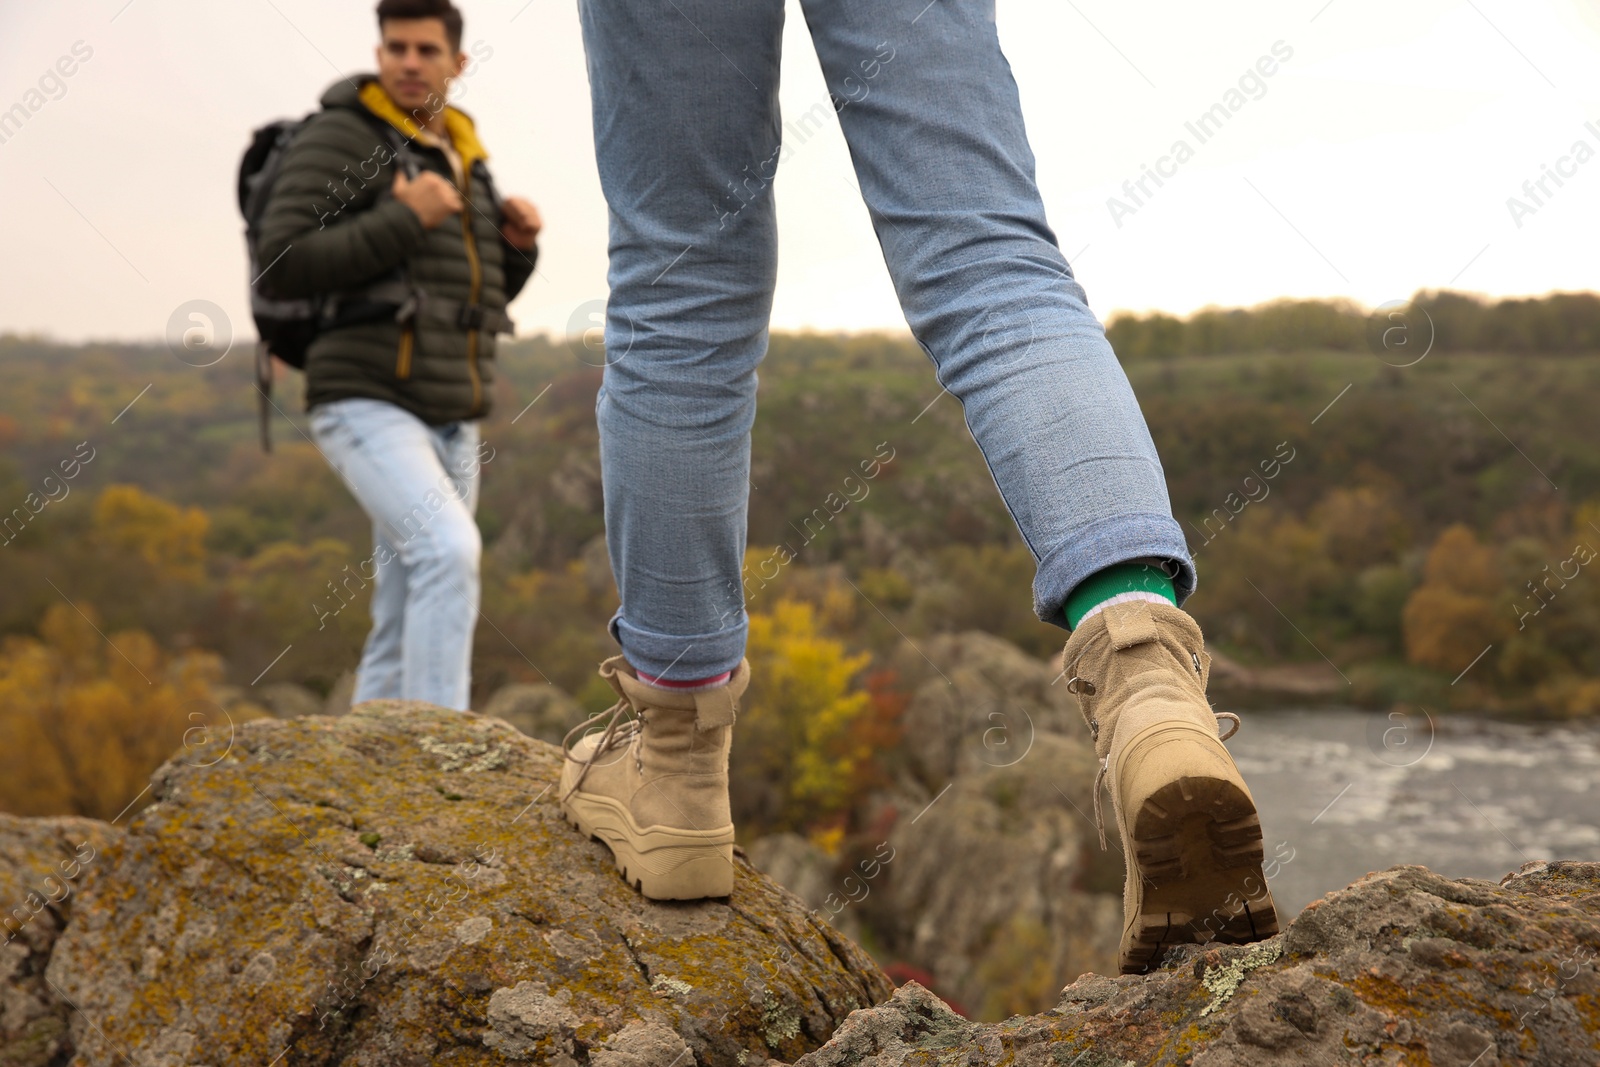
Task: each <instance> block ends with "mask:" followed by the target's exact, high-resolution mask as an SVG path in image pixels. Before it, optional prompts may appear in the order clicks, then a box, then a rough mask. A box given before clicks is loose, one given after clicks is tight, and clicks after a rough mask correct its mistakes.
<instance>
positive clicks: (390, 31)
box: [378, 19, 467, 121]
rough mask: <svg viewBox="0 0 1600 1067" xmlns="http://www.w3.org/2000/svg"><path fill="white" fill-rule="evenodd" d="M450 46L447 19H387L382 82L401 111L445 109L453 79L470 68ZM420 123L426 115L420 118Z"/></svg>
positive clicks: (380, 67) (381, 57)
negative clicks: (466, 67)
mask: <svg viewBox="0 0 1600 1067" xmlns="http://www.w3.org/2000/svg"><path fill="white" fill-rule="evenodd" d="M466 62H467V57H466V55H465V53H462V52H456V51H454V50H453V49H451V47H450V37H449V35H448V34H446V33H445V28H444V20H443V19H387V20H385V22H384V24H383V40H382V41H381V42H379V44H378V81H379V82H380V83H381V84H382V85H383V88H384V89H385V91H387V92H388V94H389V96H390V97H391V98H392V99H393V100H394V102H395V103H396V104H398V105H400V110H402V111H405V112H412V111H416V110H418V109H422V110H423V111H426V112H432V113H434V114H437V113H438V112H439V111H441V110H443V108H444V103H445V99H446V92H447V90H448V89H449V86H450V79H451V78H454V77H455V76H456V75H458V74H460V73H461V71H462V68H463V67H465V66H466ZM417 118H418V120H419V121H423V120H425V119H426V118H427V115H426V114H423V115H418V116H417Z"/></svg>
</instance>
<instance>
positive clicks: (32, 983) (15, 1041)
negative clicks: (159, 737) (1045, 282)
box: [0, 814, 122, 1067]
mask: <svg viewBox="0 0 1600 1067" xmlns="http://www.w3.org/2000/svg"><path fill="white" fill-rule="evenodd" d="M121 836H122V833H121V831H119V830H116V829H114V828H113V827H111V826H109V825H107V824H106V823H103V822H99V821H97V820H95V819H71V818H65V819H18V818H16V817H14V816H11V815H3V814H0V902H4V904H5V905H6V912H5V914H4V915H3V916H0V931H4V935H5V943H4V944H3V945H0V1067H32V1065H33V1064H55V1063H65V1062H66V1060H67V1057H69V1056H70V1054H71V1050H72V1040H71V1036H70V1033H69V1031H70V1029H71V1021H72V1020H71V1015H72V1008H71V1006H69V1005H68V1004H67V1002H66V1001H65V1000H63V999H62V998H61V996H60V994H59V991H58V990H55V989H52V988H51V986H50V982H49V980H48V979H47V977H46V975H45V968H46V967H47V966H48V965H49V963H50V956H51V953H52V952H54V951H55V945H56V940H57V939H58V938H59V937H60V936H61V932H62V930H64V929H65V928H66V925H67V922H68V920H69V919H70V917H71V915H72V910H73V908H74V906H75V901H76V897H77V895H78V891H79V889H80V888H81V887H82V885H83V881H84V879H85V878H86V877H87V875H88V873H89V871H90V870H91V869H92V868H93V867H94V866H95V865H96V864H97V863H100V862H103V860H102V857H103V856H104V854H105V852H106V848H107V846H108V845H109V844H111V843H112V842H114V841H117V840H119V839H120V838H121Z"/></svg>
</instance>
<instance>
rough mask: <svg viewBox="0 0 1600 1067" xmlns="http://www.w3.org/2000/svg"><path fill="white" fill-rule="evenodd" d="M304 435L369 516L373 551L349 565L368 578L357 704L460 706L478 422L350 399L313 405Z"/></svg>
mask: <svg viewBox="0 0 1600 1067" xmlns="http://www.w3.org/2000/svg"><path fill="white" fill-rule="evenodd" d="M311 435H312V438H313V440H315V441H316V444H317V447H318V448H319V449H321V450H322V454H323V455H324V456H325V457H327V460H328V462H329V463H330V464H331V465H332V466H333V469H334V470H335V471H336V472H337V473H338V475H339V477H340V478H342V479H343V480H344V483H345V485H346V486H348V487H349V489H350V492H351V494H352V495H354V496H355V498H356V500H357V501H359V502H360V504H361V507H362V509H363V510H364V511H366V513H367V516H368V517H369V518H371V520H372V555H371V556H369V557H367V558H366V559H363V560H360V561H359V562H357V561H352V562H354V563H355V565H354V566H352V567H351V568H350V572H351V573H354V574H356V575H357V576H358V578H359V579H370V580H372V581H373V590H372V602H371V608H370V610H371V613H372V630H371V632H370V633H368V635H367V643H366V647H365V649H364V650H363V651H362V654H361V666H360V668H359V671H358V674H357V678H356V691H355V697H354V702H355V703H358V704H359V703H360V702H361V701H363V700H378V699H381V698H393V699H401V700H426V701H428V702H429V703H431V704H439V705H442V706H444V707H447V708H454V709H456V710H457V711H466V710H467V708H468V706H469V705H468V701H469V694H470V692H471V689H472V634H473V631H474V630H475V629H476V628H477V625H478V561H479V557H480V556H481V555H482V549H483V542H482V539H481V538H480V537H479V534H478V524H477V521H476V520H475V519H474V518H473V515H474V513H475V512H476V511H477V507H478V466H479V452H478V424H477V423H476V422H452V423H447V424H445V425H443V426H429V425H428V424H427V423H425V422H423V421H422V420H421V419H419V418H417V417H416V416H415V415H413V414H411V413H410V412H409V411H406V410H405V409H403V408H400V407H397V406H395V405H394V404H390V403H387V402H385V401H382V400H368V399H364V398H351V399H347V400H335V401H331V402H329V403H325V404H319V405H317V406H316V407H314V408H312V409H311ZM374 572H376V573H374ZM344 574H345V572H341V574H340V577H343V576H344ZM351 592H352V593H353V592H354V589H353V588H352V589H351ZM318 595H319V596H322V598H323V601H326V600H327V596H326V595H325V594H324V593H323V591H322V590H318Z"/></svg>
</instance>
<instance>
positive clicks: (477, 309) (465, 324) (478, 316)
mask: <svg viewBox="0 0 1600 1067" xmlns="http://www.w3.org/2000/svg"><path fill="white" fill-rule="evenodd" d="M483 322H484V308H483V305H482V304H462V305H461V308H460V309H459V310H458V311H457V312H456V325H457V326H459V327H461V328H462V329H463V330H473V331H477V330H481V329H483Z"/></svg>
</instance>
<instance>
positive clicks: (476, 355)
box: [261, 0, 540, 710]
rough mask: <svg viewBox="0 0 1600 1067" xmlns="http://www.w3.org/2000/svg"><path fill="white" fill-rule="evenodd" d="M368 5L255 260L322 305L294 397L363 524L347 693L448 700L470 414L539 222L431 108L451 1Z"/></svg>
mask: <svg viewBox="0 0 1600 1067" xmlns="http://www.w3.org/2000/svg"><path fill="white" fill-rule="evenodd" d="M377 15H378V29H379V34H380V38H381V40H380V42H379V44H378V48H377V61H378V71H377V74H376V75H371V74H363V75H357V76H355V77H353V78H341V79H340V80H339V81H337V82H335V83H334V84H333V85H332V86H331V87H330V88H329V89H328V91H327V92H326V93H324V94H323V97H322V106H323V110H322V112H321V113H319V114H318V115H316V116H314V117H313V118H312V120H311V121H310V122H309V123H308V124H307V125H306V127H305V128H304V129H303V130H302V131H301V132H300V133H299V134H298V135H297V136H296V138H295V140H294V141H293V142H292V143H291V145H290V146H289V148H288V151H287V154H286V155H285V157H284V161H283V169H282V171H281V173H280V175H279V177H278V179H277V182H276V185H275V186H274V191H273V195H272V199H271V201H270V203H269V205H268V207H267V212H266V217H265V219H264V222H263V227H262V238H261V260H262V262H264V263H269V264H271V265H270V267H268V268H267V269H268V271H270V280H271V284H272V287H273V289H274V290H275V291H276V292H277V293H279V294H281V295H283V296H285V297H311V298H318V299H326V300H327V301H328V303H327V312H326V317H325V324H324V327H323V329H322V330H321V332H320V333H319V334H318V336H317V338H316V340H315V341H313V342H312V344H311V347H310V348H309V349H308V351H307V356H306V402H307V405H308V406H309V408H310V410H311V429H312V434H313V437H314V438H315V441H316V444H317V447H318V448H319V449H320V450H321V451H322V453H323V455H324V456H325V457H326V458H327V460H328V462H329V463H330V464H331V465H332V466H333V468H334V470H335V471H336V472H337V473H338V474H339V476H340V477H341V478H342V479H343V480H344V482H345V484H346V485H347V486H348V487H349V489H350V492H351V493H352V494H353V495H354V496H355V498H356V500H357V501H359V502H360V504H361V506H362V508H363V509H364V510H365V511H366V513H367V515H368V516H369V517H370V518H371V520H372V538H373V555H372V559H371V561H370V562H369V563H368V564H366V565H364V568H363V569H364V570H366V571H368V572H369V573H370V571H371V570H372V569H375V571H376V577H375V584H374V589H373V594H372V606H371V611H372V631H371V633H370V634H369V635H368V637H367V641H366V647H365V649H364V651H363V653H362V657H361V665H360V668H359V674H358V678H357V683H356V690H355V697H354V699H355V701H356V702H358V703H359V702H360V701H363V700H374V699H378V698H383V697H392V698H401V699H406V700H425V701H428V702H430V703H434V704H440V705H443V706H445V707H448V708H456V709H460V710H465V709H466V708H467V707H468V701H469V696H470V691H471V663H472V638H473V631H474V629H475V628H476V624H477V616H478V598H479V580H478V564H479V557H480V554H481V549H482V542H481V540H480V537H479V533H478V527H477V522H476V520H475V518H474V515H475V512H476V508H477V500H478V474H479V447H480V445H479V433H478V420H480V419H482V418H483V417H484V416H486V415H487V414H488V413H489V408H490V402H489V386H490V384H491V382H492V380H493V359H494V346H495V334H496V333H497V332H509V331H510V330H511V321H510V319H508V318H507V317H506V314H505V309H506V304H507V303H508V302H509V301H510V300H511V299H512V298H513V297H515V296H516V295H517V293H518V292H519V291H520V290H521V289H522V287H523V285H524V283H526V282H527V280H528V277H529V275H530V274H531V273H532V272H533V266H534V259H535V257H536V255H537V249H536V244H535V242H536V239H537V237H538V233H539V228H540V219H539V213H538V211H537V210H536V209H535V208H534V206H533V205H532V204H530V203H529V202H528V201H526V200H522V199H519V198H515V197H513V198H510V199H507V200H505V201H504V202H503V203H501V202H499V201H498V198H497V197H496V196H495V195H494V193H493V187H492V178H491V176H490V174H489V170H488V167H487V165H486V160H487V159H488V153H487V152H486V151H485V150H484V147H483V145H482V143H481V142H480V141H479V140H478V136H477V131H476V129H475V128H474V125H473V122H472V120H471V119H470V118H469V117H468V116H467V115H466V114H464V113H463V112H461V111H459V110H458V109H456V108H454V107H451V106H450V105H449V104H448V103H447V99H448V92H449V88H450V82H451V79H453V78H455V77H457V76H459V75H460V74H461V72H462V70H463V69H464V68H465V66H466V64H467V56H466V55H465V53H463V52H462V51H461V34H462V29H463V26H462V17H461V13H460V12H459V11H458V10H456V8H455V7H454V6H452V4H451V3H450V2H449V0H383V2H382V3H380V4H378V8H377ZM396 135H398V142H399V144H400V150H399V151H396V150H394V148H393V147H392V145H393V144H394V143H395V142H396V141H397V137H396ZM408 167H410V168H411V169H413V170H414V173H413V174H408V173H407V169H408Z"/></svg>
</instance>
